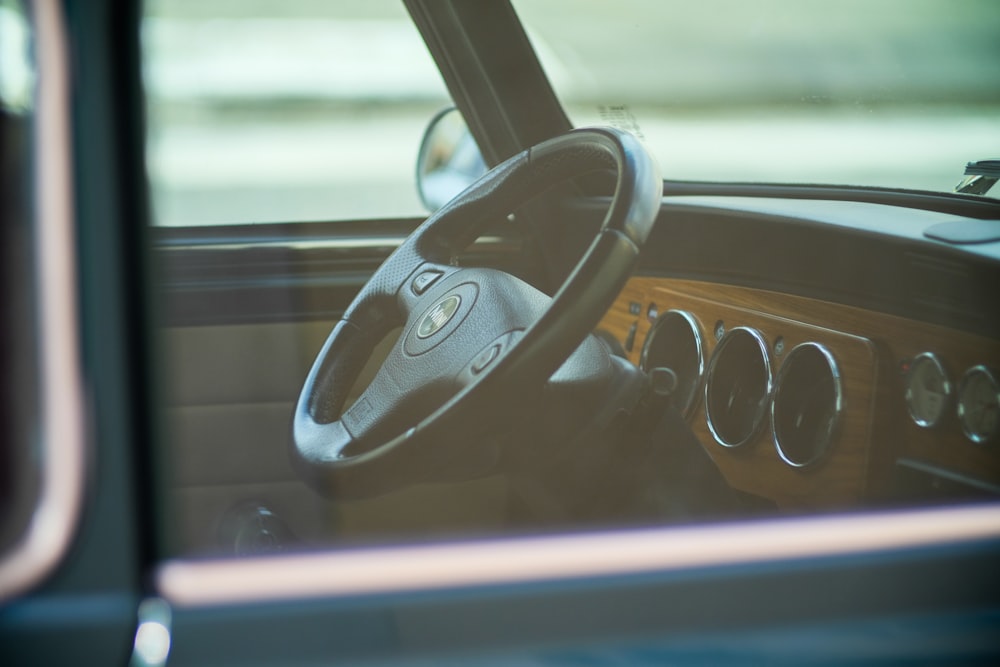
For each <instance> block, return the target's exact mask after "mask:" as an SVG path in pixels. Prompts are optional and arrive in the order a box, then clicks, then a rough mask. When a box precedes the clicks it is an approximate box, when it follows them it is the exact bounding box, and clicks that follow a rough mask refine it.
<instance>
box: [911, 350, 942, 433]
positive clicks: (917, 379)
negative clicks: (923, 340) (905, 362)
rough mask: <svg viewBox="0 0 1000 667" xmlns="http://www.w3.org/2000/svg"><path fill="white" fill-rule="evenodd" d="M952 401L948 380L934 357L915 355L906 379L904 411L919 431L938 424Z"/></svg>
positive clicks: (925, 354) (930, 354)
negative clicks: (918, 427)
mask: <svg viewBox="0 0 1000 667" xmlns="http://www.w3.org/2000/svg"><path fill="white" fill-rule="evenodd" d="M950 402H951V380H949V379H948V374H947V373H946V372H945V370H944V365H943V364H942V363H941V360H940V359H939V358H938V357H937V355H935V354H933V353H931V352H924V353H923V354H918V355H917V356H916V357H915V358H914V359H913V363H911V364H910V371H909V373H908V374H907V376H906V408H907V409H908V410H909V411H910V418H911V419H913V422H914V423H915V424H916V425H917V426H920V427H922V428H933V427H934V426H937V425H938V424H939V423H940V422H941V418H942V417H943V416H944V414H945V411H946V410H947V409H948V405H949V403H950Z"/></svg>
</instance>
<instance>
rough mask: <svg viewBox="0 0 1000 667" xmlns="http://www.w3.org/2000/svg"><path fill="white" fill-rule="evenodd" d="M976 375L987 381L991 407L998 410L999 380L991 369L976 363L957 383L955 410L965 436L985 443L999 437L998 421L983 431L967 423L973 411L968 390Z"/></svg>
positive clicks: (999, 425)
mask: <svg viewBox="0 0 1000 667" xmlns="http://www.w3.org/2000/svg"><path fill="white" fill-rule="evenodd" d="M977 377H983V378H985V380H986V381H987V382H988V383H989V385H990V387H991V388H992V394H993V401H994V402H993V409H995V410H1000V382H998V381H997V376H996V375H995V374H994V372H993V371H992V370H990V369H989V368H988V367H986V366H983V365H978V366H973V367H972V368H970V369H969V370H967V371H965V373H964V374H963V375H962V379H961V380H960V381H959V383H958V394H957V396H958V398H957V402H958V407H957V410H956V411H957V414H958V423H959V424H960V425H961V427H962V433H964V434H965V437H966V438H968V439H969V440H971V441H972V442H974V443H976V444H977V445H985V444H987V443H995V442H996V441H997V440H998V439H1000V422H998V423H997V424H995V425H994V426H993V429H992V431H989V432H985V433H984V432H983V431H982V430H980V429H978V428H976V427H973V426H972V425H971V424H970V423H969V415H970V413H971V412H972V411H973V410H972V406H971V405H970V404H971V401H972V400H973V397H972V396H971V395H970V393H969V392H971V391H972V386H973V385H972V382H973V381H974V380H975V379H976V378H977Z"/></svg>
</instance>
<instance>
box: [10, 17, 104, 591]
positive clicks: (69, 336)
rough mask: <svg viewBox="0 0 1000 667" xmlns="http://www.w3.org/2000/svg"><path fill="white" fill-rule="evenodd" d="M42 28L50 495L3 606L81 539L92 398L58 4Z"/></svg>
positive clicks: (41, 248)
mask: <svg viewBox="0 0 1000 667" xmlns="http://www.w3.org/2000/svg"><path fill="white" fill-rule="evenodd" d="M29 4H30V8H31V15H32V17H33V19H34V23H35V46H36V53H35V57H36V62H37V69H38V76H37V84H36V85H37V89H36V109H37V111H36V118H37V121H36V126H35V132H34V136H33V138H32V139H33V144H34V145H35V146H36V147H37V148H36V151H37V152H36V155H37V159H36V160H35V166H34V173H33V175H32V176H33V180H34V192H33V199H34V201H33V204H34V211H35V215H36V220H35V224H36V231H37V234H36V238H35V241H34V245H35V248H34V251H35V256H34V264H35V271H36V279H37V282H38V302H37V304H36V307H37V313H38V315H37V317H38V320H37V327H38V333H39V348H38V349H39V351H38V354H39V359H38V364H37V368H38V371H37V372H38V373H39V383H38V384H39V387H40V392H39V393H40V396H39V412H40V415H39V424H38V426H39V428H38V433H39V459H40V466H41V475H40V477H41V479H40V491H39V497H38V500H37V504H36V506H35V509H34V512H33V515H32V517H31V520H30V522H29V523H28V526H27V528H26V530H25V532H24V534H23V535H22V536H21V537H20V539H19V540H18V541H17V542H15V544H14V546H13V548H12V549H11V550H10V551H9V552H8V553H6V554H3V555H2V557H0V600H5V599H8V598H11V597H13V596H15V595H18V594H20V593H23V592H25V591H27V590H29V589H31V588H32V587H33V586H35V585H36V584H38V583H39V582H41V581H42V580H43V579H44V578H45V577H46V576H47V575H48V574H49V573H50V572H51V571H52V570H53V569H54V568H55V567H56V566H57V565H58V564H59V562H60V561H61V560H62V558H63V556H64V555H65V554H66V551H67V550H68V548H69V545H70V542H71V540H72V537H73V535H74V533H75V530H76V527H77V524H78V521H79V517H80V514H81V505H82V500H83V488H84V467H85V463H86V461H85V453H84V447H85V445H84V433H85V418H84V400H83V373H82V366H81V358H80V349H79V339H78V332H79V304H78V295H77V291H76V286H77V278H78V273H77V261H76V233H75V229H74V224H73V202H74V197H73V175H72V167H71V164H72V162H71V157H72V156H71V149H70V140H71V136H72V134H71V129H70V99H71V98H70V74H69V66H68V63H69V46H68V43H67V35H66V22H65V17H64V15H63V11H62V7H61V5H60V3H59V2H58V1H57V0H34V1H33V2H30V3H29Z"/></svg>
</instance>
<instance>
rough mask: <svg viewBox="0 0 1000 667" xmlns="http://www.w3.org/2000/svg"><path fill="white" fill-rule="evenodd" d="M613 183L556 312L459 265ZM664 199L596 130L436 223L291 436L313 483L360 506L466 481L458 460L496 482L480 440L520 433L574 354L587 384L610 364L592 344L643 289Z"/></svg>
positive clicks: (365, 308)
mask: <svg viewBox="0 0 1000 667" xmlns="http://www.w3.org/2000/svg"><path fill="white" fill-rule="evenodd" d="M609 169H610V170H614V171H615V172H616V173H617V185H616V188H615V193H614V196H613V198H612V201H611V204H610V206H609V210H608V213H607V215H606V217H605V219H604V222H603V224H602V226H601V228H600V231H599V233H598V234H597V235H596V237H595V238H594V240H593V242H592V243H591V245H590V247H589V248H588V250H587V251H586V253H585V254H584V256H583V257H582V259H581V260H580V261H579V263H578V264H577V265H576V267H575V268H574V269H573V271H572V272H571V273H570V275H569V277H568V278H567V279H566V281H565V283H564V284H563V285H562V286H561V287H560V288H559V290H558V291H557V292H556V293H555V295H554V296H553V297H551V298H550V297H548V296H546V295H545V294H543V293H542V292H540V291H538V290H537V289H535V288H534V287H532V286H530V285H528V284H527V283H525V282H523V281H521V280H520V279H518V278H516V277H514V276H512V275H510V274H507V273H504V272H501V271H497V270H492V269H478V268H459V267H457V266H455V261H454V260H455V257H456V256H457V254H458V253H459V252H460V251H461V250H463V249H464V248H466V247H467V246H468V245H469V244H471V243H472V242H473V241H474V240H475V239H476V238H478V237H479V236H480V235H481V234H482V232H483V230H484V226H485V225H486V224H487V223H489V222H490V221H494V220H497V219H499V218H502V217H503V216H506V215H507V214H509V213H510V212H512V211H513V210H515V209H516V208H517V207H518V206H520V205H521V204H523V203H525V202H526V201H528V200H530V199H531V198H533V197H535V196H536V195H538V194H540V193H542V192H543V191H545V190H547V189H549V188H551V187H552V186H554V185H556V184H558V183H560V182H563V181H566V180H567V179H570V178H573V177H576V176H580V175H582V174H584V173H587V172H590V171H595V170H609ZM662 189H663V182H662V179H661V177H660V174H659V169H658V167H657V165H656V163H655V161H654V160H653V159H652V157H651V156H650V155H649V153H647V152H646V150H645V148H644V147H643V146H642V144H641V143H640V142H639V140H638V139H636V138H635V137H634V136H632V135H631V134H628V133H626V132H623V131H620V130H616V129H613V128H588V129H581V130H573V131H571V132H568V133H567V134H564V135H561V136H559V137H555V138H553V139H550V140H547V141H545V142H543V143H541V144H538V145H537V146H534V147H532V148H530V149H528V150H525V151H523V152H521V153H519V154H518V155H515V156H514V157H512V158H510V159H509V160H507V161H505V162H503V163H502V164H500V165H498V166H497V167H495V168H494V169H492V170H491V171H489V172H488V173H487V174H485V175H484V176H483V177H482V178H481V179H480V180H479V181H477V182H476V183H475V184H473V185H472V186H470V187H469V188H468V189H467V190H466V191H465V192H463V193H462V194H460V195H459V196H458V197H456V198H455V199H454V200H452V201H451V202H450V203H449V204H447V205H446V206H445V207H444V208H442V209H441V210H439V211H438V212H437V213H435V214H434V215H432V216H431V217H430V218H429V219H428V220H427V221H426V222H424V223H423V224H422V225H421V226H420V227H419V228H417V230H416V231H414V233H413V234H412V235H411V236H410V237H409V238H407V239H406V241H405V242H404V243H403V244H402V245H401V246H400V247H399V248H398V249H397V250H396V251H395V252H394V253H393V254H392V255H391V256H390V257H389V258H388V259H386V261H385V262H384V263H383V264H382V266H381V267H379V269H378V270H377V271H376V272H375V274H374V275H373V276H372V278H371V280H370V281H369V282H368V283H367V284H366V285H365V286H364V287H363V288H362V289H361V291H360V293H359V294H358V295H357V297H356V298H355V299H354V302H353V303H352V304H351V305H350V307H348V309H347V311H346V312H345V313H344V316H343V318H342V319H341V320H340V321H339V322H338V323H337V324H336V326H334V328H333V331H332V332H331V333H330V335H329V337H328V338H327V340H326V343H325V344H324V345H323V348H322V350H321V351H320V353H319V355H318V356H317V358H316V360H315V362H314V363H313V366H312V369H311V370H310V372H309V375H308V377H307V378H306V380H305V383H304V385H303V387H302V391H301V393H300V395H299V399H298V403H297V405H296V407H295V415H294V419H293V426H292V444H293V460H294V462H295V464H296V467H297V469H298V471H299V472H300V474H302V475H303V477H304V478H305V479H306V480H307V481H308V482H309V483H310V484H312V485H313V486H314V487H315V488H316V489H318V490H319V491H321V492H322V493H324V494H327V495H331V496H335V497H340V498H356V497H364V496H372V495H377V494H380V493H385V492H387V491H390V490H393V489H396V488H400V487H402V486H405V485H407V484H411V483H415V482H421V481H431V480H434V479H439V478H442V477H446V476H453V475H454V474H455V472H454V470H453V469H451V467H452V466H451V465H450V464H451V462H453V461H455V460H464V461H466V462H467V465H468V467H469V468H476V469H478V470H483V469H486V468H488V467H489V465H490V464H491V461H492V460H494V459H495V458H496V456H497V453H496V452H495V451H492V450H491V449H490V448H488V447H484V448H480V449H478V450H477V446H478V444H479V440H480V439H483V438H485V436H486V434H487V433H488V432H489V431H490V430H491V429H498V428H503V427H504V426H505V425H508V426H509V424H510V423H511V422H513V421H516V420H518V419H519V410H520V409H521V408H523V407H525V406H527V405H528V404H529V403H530V402H531V401H533V400H535V399H536V398H537V396H538V395H539V392H540V391H541V390H542V388H543V387H544V386H545V384H546V382H547V381H549V378H550V377H552V376H553V374H554V373H556V371H557V370H558V371H559V372H560V373H562V372H563V368H561V367H564V366H569V365H571V364H570V363H567V359H569V358H570V357H571V355H572V356H573V357H574V359H576V361H575V362H574V363H576V365H577V366H578V367H579V368H582V369H583V371H582V372H584V373H585V372H589V371H590V370H592V369H593V368H594V367H596V366H600V365H601V364H608V363H610V362H609V360H608V355H607V353H606V351H605V350H604V348H603V346H601V344H600V343H597V341H596V339H595V338H594V337H592V336H589V334H590V332H591V331H592V330H593V328H594V327H595V326H596V324H597V322H598V321H599V320H600V318H601V317H602V316H603V314H604V313H605V311H606V310H607V309H608V307H609V306H610V305H611V303H612V302H613V300H614V299H615V297H616V296H617V294H618V293H619V292H620V291H621V288H622V287H623V286H624V284H625V281H626V280H627V279H628V277H629V275H630V274H631V271H632V268H633V266H634V264H635V261H636V259H637V257H638V254H639V249H640V247H641V245H642V244H643V242H644V241H645V240H646V237H647V236H648V234H649V232H650V229H651V228H652V226H653V222H654V220H655V218H656V215H657V212H658V211H659V207H660V199H661V196H662ZM400 328H401V329H402V334H401V336H400V338H399V340H398V341H397V342H396V344H395V345H394V346H393V348H392V350H391V351H390V353H389V355H388V356H387V357H386V359H385V361H384V362H383V364H382V367H381V368H380V370H379V371H378V373H377V374H376V376H375V379H374V380H373V381H372V383H371V384H370V385H369V386H368V387H367V389H365V390H364V392H363V393H362V394H361V396H360V397H359V398H358V399H357V400H356V401H355V402H354V404H353V405H351V406H350V407H349V408H348V409H347V410H343V407H344V404H345V401H346V399H347V395H348V392H349V390H350V389H351V387H352V386H353V384H354V383H355V381H356V379H357V377H358V375H359V374H360V372H361V369H362V368H363V366H364V365H365V363H366V362H367V360H368V358H369V357H370V356H371V354H372V352H373V350H374V348H375V346H376V344H377V343H378V342H380V341H381V340H382V339H383V338H384V337H385V336H386V335H387V334H389V333H390V332H391V331H393V330H396V329H400ZM581 343H585V344H584V345H581ZM588 345H589V347H588ZM595 350H596V351H597V352H595ZM574 351H576V352H574ZM445 470H448V471H449V472H444V471H445Z"/></svg>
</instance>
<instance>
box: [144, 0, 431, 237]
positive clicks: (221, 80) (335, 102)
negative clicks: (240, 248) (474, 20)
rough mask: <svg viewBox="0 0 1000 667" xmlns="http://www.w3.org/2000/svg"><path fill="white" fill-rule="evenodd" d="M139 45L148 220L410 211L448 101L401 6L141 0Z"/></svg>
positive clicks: (415, 209)
mask: <svg viewBox="0 0 1000 667" xmlns="http://www.w3.org/2000/svg"><path fill="white" fill-rule="evenodd" d="M142 38H143V49H144V77H145V89H146V96H147V104H148V109H147V110H148V128H149V130H148V137H149V138H148V147H147V155H148V171H149V178H150V184H151V192H152V200H153V209H154V219H155V222H156V224H159V225H206V224H226V223H245V222H275V221H314V220H333V219H344V218H387V217H403V216H411V215H416V214H420V213H422V212H423V210H424V209H423V207H422V205H421V203H420V200H419V197H418V196H417V192H416V189H415V186H414V177H413V174H414V168H415V167H414V163H415V160H416V155H417V150H418V148H419V145H420V138H421V135H422V132H423V130H424V128H425V127H426V125H427V122H428V121H429V119H430V118H431V116H432V115H433V114H434V112H435V111H437V110H438V109H440V108H441V107H443V106H445V105H446V104H447V99H448V98H447V92H446V90H445V87H444V84H443V83H442V81H441V78H440V76H439V75H438V73H437V69H436V68H435V66H434V64H433V61H432V60H431V58H430V56H429V54H428V53H427V50H426V48H425V47H424V45H423V42H422V41H421V39H420V36H419V35H418V34H417V31H416V29H415V28H414V26H413V24H412V22H411V21H410V19H409V16H408V15H407V13H406V11H405V8H404V7H403V5H402V3H400V2H395V1H387V0H380V1H377V2H364V3H356V2H331V3H325V2H316V1H314V0H289V1H287V2H276V3H259V2H254V3H250V4H247V3H232V2H224V1H221V0H209V1H202V0H150V1H149V2H147V3H145V18H144V21H143V26H142Z"/></svg>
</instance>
